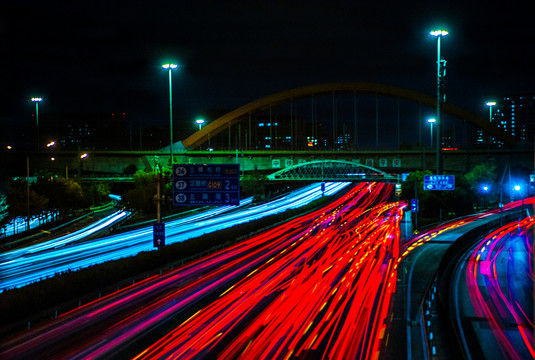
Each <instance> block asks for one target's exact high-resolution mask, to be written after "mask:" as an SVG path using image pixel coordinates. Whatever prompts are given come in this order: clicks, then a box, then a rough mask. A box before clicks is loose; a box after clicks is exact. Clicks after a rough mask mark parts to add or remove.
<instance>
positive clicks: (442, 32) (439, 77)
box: [429, 30, 448, 175]
mask: <svg viewBox="0 0 535 360" xmlns="http://www.w3.org/2000/svg"><path fill="white" fill-rule="evenodd" d="M429 35H432V36H436V37H437V114H436V122H437V145H436V146H437V150H436V152H437V175H440V174H441V173H442V156H441V154H440V150H441V149H440V147H441V141H440V140H441V139H440V137H441V136H442V134H441V128H442V121H441V119H440V104H441V103H442V100H443V99H442V94H441V85H442V77H443V74H442V59H441V57H440V40H441V39H442V37H443V36H446V35H448V32H447V31H446V30H434V31H431V32H430V33H429Z"/></svg>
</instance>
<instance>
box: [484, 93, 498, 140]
mask: <svg viewBox="0 0 535 360" xmlns="http://www.w3.org/2000/svg"><path fill="white" fill-rule="evenodd" d="M485 105H486V106H488V107H489V123H491V122H492V107H493V106H496V101H487V103H486V104H485ZM490 140H491V141H490V142H491V143H493V142H494V138H492V137H491V138H490Z"/></svg>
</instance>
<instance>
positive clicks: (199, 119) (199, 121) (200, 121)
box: [195, 118, 204, 130]
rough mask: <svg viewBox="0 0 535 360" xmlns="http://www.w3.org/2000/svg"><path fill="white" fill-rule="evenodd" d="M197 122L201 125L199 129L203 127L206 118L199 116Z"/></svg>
mask: <svg viewBox="0 0 535 360" xmlns="http://www.w3.org/2000/svg"><path fill="white" fill-rule="evenodd" d="M195 124H197V125H199V130H201V129H202V125H203V124H204V119H202V118H198V119H196V120H195Z"/></svg>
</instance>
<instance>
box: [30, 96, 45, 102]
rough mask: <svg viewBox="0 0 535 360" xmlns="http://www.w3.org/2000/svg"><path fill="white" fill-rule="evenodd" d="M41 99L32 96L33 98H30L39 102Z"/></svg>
mask: <svg viewBox="0 0 535 360" xmlns="http://www.w3.org/2000/svg"><path fill="white" fill-rule="evenodd" d="M41 100H43V99H42V98H40V97H33V98H32V101H33V102H39V101H41Z"/></svg>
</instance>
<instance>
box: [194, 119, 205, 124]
mask: <svg viewBox="0 0 535 360" xmlns="http://www.w3.org/2000/svg"><path fill="white" fill-rule="evenodd" d="M195 123H196V124H199V125H202V124H204V119H197V120H195Z"/></svg>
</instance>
